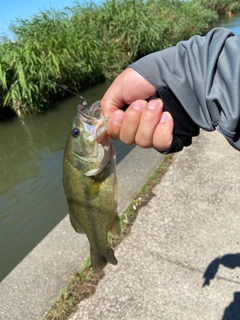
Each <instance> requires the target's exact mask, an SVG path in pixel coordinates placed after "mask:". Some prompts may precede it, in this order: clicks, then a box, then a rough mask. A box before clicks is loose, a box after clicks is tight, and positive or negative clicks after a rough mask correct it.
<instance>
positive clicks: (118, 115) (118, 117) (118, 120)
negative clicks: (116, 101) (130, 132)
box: [113, 111, 123, 125]
mask: <svg viewBox="0 0 240 320" xmlns="http://www.w3.org/2000/svg"><path fill="white" fill-rule="evenodd" d="M122 121H123V112H122V111H115V112H114V114H113V123H114V124H117V125H121V124H122Z"/></svg>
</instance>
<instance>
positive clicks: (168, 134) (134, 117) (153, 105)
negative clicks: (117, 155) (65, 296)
mask: <svg viewBox="0 0 240 320" xmlns="http://www.w3.org/2000/svg"><path fill="white" fill-rule="evenodd" d="M155 93H156V88H155V87H154V86H153V85H151V84H150V83H149V82H148V81H147V80H146V79H144V78H143V77H142V76H141V75H140V74H139V73H137V72H136V71H135V70H133V69H132V68H127V69H126V70H124V71H123V72H122V73H121V74H120V75H119V76H118V77H117V78H116V79H115V80H114V82H113V83H112V85H111V86H110V87H109V89H108V90H107V92H106V93H105V95H104V97H103V98H102V100H101V108H102V111H103V114H104V115H105V116H106V117H108V118H109V120H108V134H109V135H110V136H111V137H112V138H113V139H120V140H122V141H123V142H124V143H126V144H133V143H136V144H138V145H139V146H141V147H144V148H150V147H154V148H156V149H158V150H160V151H164V150H167V149H168V148H169V147H170V146H171V143H172V140H173V127H174V123H173V119H172V116H171V115H170V113H168V112H163V103H162V100H160V99H153V100H150V101H147V100H145V99H148V98H149V97H151V96H153V95H154V94H155ZM126 104H129V107H128V108H127V110H126V111H125V112H124V111H122V110H121V108H123V107H125V105H126Z"/></svg>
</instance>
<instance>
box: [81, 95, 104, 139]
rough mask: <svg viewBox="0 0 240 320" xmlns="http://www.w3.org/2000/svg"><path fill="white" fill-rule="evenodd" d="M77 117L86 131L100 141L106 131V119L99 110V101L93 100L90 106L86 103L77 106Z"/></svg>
mask: <svg viewBox="0 0 240 320" xmlns="http://www.w3.org/2000/svg"><path fill="white" fill-rule="evenodd" d="M77 111H78V112H77V117H78V118H80V120H81V121H82V123H83V125H84V129H85V130H86V132H88V133H90V134H91V135H93V136H94V138H95V139H96V140H97V141H98V142H100V141H101V139H102V137H103V136H104V135H105V133H106V131H107V119H106V118H104V116H103V114H102V110H101V101H100V100H99V101H96V102H94V103H93V104H92V105H91V106H90V107H88V106H87V104H83V105H78V106H77Z"/></svg>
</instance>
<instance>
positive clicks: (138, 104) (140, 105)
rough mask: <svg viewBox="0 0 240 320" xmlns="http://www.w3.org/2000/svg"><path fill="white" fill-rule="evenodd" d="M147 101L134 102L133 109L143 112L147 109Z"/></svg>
mask: <svg viewBox="0 0 240 320" xmlns="http://www.w3.org/2000/svg"><path fill="white" fill-rule="evenodd" d="M145 105H146V101H142V100H138V101H135V102H133V108H134V109H136V110H139V111H142V110H143V109H144V108H145Z"/></svg>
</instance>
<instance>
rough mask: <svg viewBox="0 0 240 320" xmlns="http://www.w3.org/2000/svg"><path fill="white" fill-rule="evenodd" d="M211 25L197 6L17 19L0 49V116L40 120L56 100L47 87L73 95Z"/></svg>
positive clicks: (148, 2) (111, 6) (127, 6)
mask: <svg viewBox="0 0 240 320" xmlns="http://www.w3.org/2000/svg"><path fill="white" fill-rule="evenodd" d="M214 19H216V14H215V13H214V12H213V11H211V10H203V7H202V5H201V4H200V2H199V0H194V1H190V2H184V1H180V0H107V1H106V2H104V3H103V4H102V5H95V4H93V3H88V4H86V5H84V6H83V5H80V4H78V3H76V5H75V6H73V7H72V8H65V10H64V11H63V12H60V11H55V10H47V11H44V12H40V13H39V14H37V15H35V16H33V17H32V18H31V19H18V20H16V23H14V24H12V25H11V27H10V30H11V31H12V32H13V33H14V35H15V38H16V41H10V40H9V39H4V38H2V42H1V44H0V112H1V108H2V107H4V106H10V107H11V108H12V109H14V110H15V112H16V113H17V114H18V115H20V116H22V115H27V114H30V113H36V112H42V111H43V110H44V109H45V108H47V107H49V106H50V104H51V101H53V99H55V98H56V97H59V95H62V94H64V92H63V91H62V90H61V89H59V88H57V87H56V85H55V84H54V83H53V82H51V81H49V80H53V81H55V82H59V83H61V84H64V85H66V86H67V87H68V88H69V89H71V90H74V91H80V90H81V89H83V88H85V87H88V86H91V85H93V84H96V83H99V81H101V80H103V79H104V78H108V79H112V78H113V77H115V76H116V75H117V74H118V73H119V72H120V71H121V70H122V69H123V68H124V67H126V66H127V65H128V64H129V63H131V62H132V61H134V60H135V59H137V58H139V57H141V56H143V55H145V54H147V53H150V52H152V51H156V50H161V49H163V48H166V47H168V46H171V45H174V44H175V43H176V42H177V41H179V40H181V39H187V38H188V37H190V36H191V35H193V34H194V33H196V32H197V33H199V34H204V33H206V32H207V31H208V29H209V27H210V24H211V23H212V22H213V21H214ZM3 40H4V41H3Z"/></svg>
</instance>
